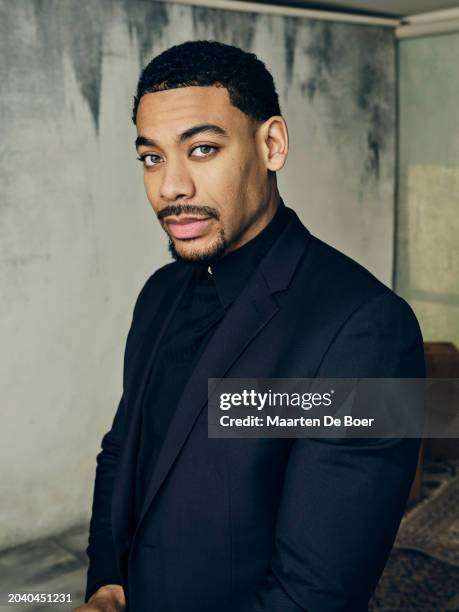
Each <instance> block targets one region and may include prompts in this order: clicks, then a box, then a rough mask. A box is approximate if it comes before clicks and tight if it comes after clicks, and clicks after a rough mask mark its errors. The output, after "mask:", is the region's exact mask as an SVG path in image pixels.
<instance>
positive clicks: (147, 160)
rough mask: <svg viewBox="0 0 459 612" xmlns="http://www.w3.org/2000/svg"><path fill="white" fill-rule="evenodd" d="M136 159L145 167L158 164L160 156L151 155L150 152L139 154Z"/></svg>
mask: <svg viewBox="0 0 459 612" xmlns="http://www.w3.org/2000/svg"><path fill="white" fill-rule="evenodd" d="M137 159H138V160H139V161H141V162H142V163H143V165H144V166H145V167H147V168H151V167H152V166H157V165H158V162H159V159H160V157H159V155H152V154H151V153H150V154H148V155H141V156H140V157H138V158H137Z"/></svg>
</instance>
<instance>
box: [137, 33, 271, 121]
mask: <svg viewBox="0 0 459 612" xmlns="http://www.w3.org/2000/svg"><path fill="white" fill-rule="evenodd" d="M196 85H197V86H202V87H209V86H212V85H216V86H221V87H225V88H226V89H227V90H228V93H229V97H230V101H231V104H232V105H233V106H235V107H236V108H238V109H239V110H241V111H242V112H243V113H245V114H246V115H248V116H249V117H251V118H252V119H254V120H255V121H266V119H269V117H272V116H273V115H280V114H281V110H280V106H279V98H278V94H277V92H276V87H275V85H274V80H273V77H272V75H271V73H270V72H269V71H268V69H267V68H266V66H265V65H264V63H263V62H262V61H261V60H259V59H258V58H257V56H256V55H255V54H254V53H248V52H246V51H243V50H242V49H240V48H239V47H234V46H232V45H226V44H224V43H221V42H217V41H214V40H196V41H187V42H184V43H181V44H179V45H174V46H173V47H170V48H169V49H166V51H163V52H162V53H161V54H160V55H157V56H156V57H155V58H153V59H152V61H151V62H150V63H149V64H148V65H147V66H146V67H145V68H144V69H143V71H142V73H141V75H140V79H139V82H138V85H137V94H136V95H135V96H134V105H133V110H132V121H133V122H134V124H135V123H136V117H137V109H138V106H139V102H140V99H141V97H142V96H143V95H144V94H147V93H153V92H155V91H164V90H166V89H175V88H177V87H191V86H196Z"/></svg>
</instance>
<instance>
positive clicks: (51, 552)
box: [0, 525, 459, 612]
mask: <svg viewBox="0 0 459 612" xmlns="http://www.w3.org/2000/svg"><path fill="white" fill-rule="evenodd" d="M87 533H88V526H87V525H82V526H80V527H76V528H74V529H72V530H71V531H68V532H67V533H65V534H63V535H60V536H55V537H52V538H47V539H45V540H39V541H36V542H32V543H29V544H24V545H22V546H17V547H15V548H12V549H10V550H5V551H2V552H1V554H0V610H1V611H3V610H4V611H5V612H6V611H7V610H8V611H9V612H12V611H14V612H34V611H37V612H38V611H40V612H45V611H48V610H53V611H56V612H58V611H59V612H60V611H62V612H63V611H66V612H69V610H72V609H73V608H74V607H76V606H78V605H81V603H82V602H83V597H84V588H85V584H86V566H87V559H86V553H85V548H86V542H87ZM401 579H402V583H403V591H404V594H401V593H400V589H399V585H400V580H401ZM429 583H430V585H431V587H430V589H429V588H427V591H426V585H427V586H429ZM435 585H436V586H435ZM447 585H448V588H446V587H447ZM458 587H459V570H458V569H456V568H452V567H448V566H446V565H444V564H439V563H438V562H435V561H434V560H430V559H428V558H426V557H425V556H424V555H416V554H415V553H411V555H410V553H400V552H397V551H394V552H393V554H392V555H391V558H390V560H389V562H388V565H387V566H386V570H385V572H384V574H383V576H382V578H381V581H380V584H379V585H378V589H377V591H376V593H375V597H374V598H373V600H372V605H371V608H370V609H371V610H372V612H413V611H415V612H446V611H448V612H450V611H451V612H454V611H458V610H459V597H458V598H457V599H456V598H455V597H453V596H452V595H453V593H455V592H456V593H457V589H458ZM432 588H433V589H434V592H429V590H430V591H432ZM435 589H437V590H436V592H435ZM447 590H449V591H450V592H449V593H447V592H446V591H447ZM425 591H426V592H425ZM9 593H65V594H69V595H70V598H71V601H72V603H67V604H55V603H53V604H48V605H44V604H41V605H39V604H21V603H16V604H14V605H13V604H9V605H7V603H6V602H7V599H8V594H9ZM426 593H427V594H426ZM429 595H430V596H429ZM432 599H433V601H437V602H439V603H440V602H442V603H441V604H440V605H433V606H432V604H431V602H432ZM427 601H429V604H427ZM446 601H447V602H448V603H447V604H446V605H445V603H446ZM408 602H409V603H408ZM426 604H427V605H426Z"/></svg>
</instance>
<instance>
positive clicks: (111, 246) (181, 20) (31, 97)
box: [0, 0, 395, 546]
mask: <svg viewBox="0 0 459 612" xmlns="http://www.w3.org/2000/svg"><path fill="white" fill-rule="evenodd" d="M198 38H212V39H217V40H220V41H222V42H229V43H233V44H236V45H239V46H242V47H243V48H245V49H247V50H250V51H254V52H256V53H257V54H258V55H259V57H260V58H261V59H263V60H264V61H265V62H266V63H267V65H268V67H269V68H270V69H271V70H272V72H273V75H274V77H275V80H276V82H277V86H278V90H279V93H280V97H281V105H282V108H283V111H284V114H285V116H286V119H287V122H288V124H289V129H290V136H291V144H292V150H291V157H290V158H289V161H288V163H287V166H286V168H285V169H284V170H283V172H282V173H281V175H280V189H281V193H282V195H283V197H284V199H285V201H286V202H287V203H288V204H289V205H290V206H292V207H293V208H295V209H296V210H297V211H298V212H299V213H300V215H301V217H302V219H303V221H304V222H305V223H306V225H307V226H308V227H309V228H310V229H311V230H312V231H313V232H315V233H317V234H318V235H319V236H320V237H321V238H323V239H325V240H326V241H329V242H331V243H333V244H334V245H336V246H337V247H338V248H340V249H342V250H344V251H345V252H347V253H348V254H350V255H351V256H354V257H355V258H357V259H359V260H360V261H361V262H362V263H364V264H365V265H367V266H368V267H369V268H370V269H371V270H372V271H373V272H374V273H375V274H376V275H378V276H379V277H380V278H381V279H382V280H383V281H385V282H387V283H389V282H390V278H391V266H392V240H393V233H392V231H393V228H392V226H393V188H394V180H393V179H394V120H395V105H394V97H395V78H394V72H395V60H394V42H393V37H392V33H391V32H390V31H389V30H386V29H382V28H381V29H380V28H374V27H362V26H353V25H345V24H334V23H330V22H320V21H310V20H305V19H297V18H283V17H278V16H276V17H274V16H267V15H255V14H250V13H235V12H226V11H219V10H213V9H202V8H193V7H191V6H182V5H179V4H163V3H159V2H153V1H140V0H139V1H133V0H97V1H91V2H78V1H77V0H19V1H17V2H11V0H0V56H1V57H2V60H3V61H2V64H1V67H0V130H1V131H0V177H1V181H2V193H1V204H0V270H1V282H0V291H1V300H0V309H1V319H0V320H1V326H2V327H1V338H2V347H3V349H4V350H3V351H2V356H1V363H0V371H1V388H2V424H1V427H2V438H3V444H2V445H1V447H0V483H1V485H0V486H1V491H0V499H1V500H2V502H1V507H0V546H6V545H10V544H13V543H15V542H18V541H21V540H26V539H28V538H30V537H37V536H39V535H44V534H46V533H51V532H54V531H58V530H60V529H63V528H65V527H67V526H68V525H71V524H72V523H76V522H78V521H80V520H83V519H86V518H87V516H88V513H89V505H90V497H91V493H92V486H93V475H94V465H95V455H96V453H97V450H98V447H99V443H100V439H101V436H102V433H103V432H104V431H105V430H106V429H107V427H108V426H109V424H110V422H111V419H112V417H113V414H114V410H115V407H116V404H117V401H118V398H119V395H120V393H121V371H122V352H123V347H124V341H125V337H126V334H127V330H128V326H129V321H130V316H131V311H132V306H133V302H134V300H135V298H136V296H137V293H138V291H139V289H140V287H141V285H142V284H143V282H144V280H145V279H146V278H147V276H148V275H149V274H150V273H151V272H152V271H153V270H154V269H155V268H156V267H158V266H159V265H161V264H163V263H165V262H166V261H167V258H168V255H167V248H166V246H167V243H166V240H165V237H164V236H163V233H162V231H161V230H160V228H159V226H158V224H157V221H156V219H155V218H154V216H153V214H152V212H151V210H150V208H149V206H148V204H147V202H146V198H145V196H144V193H143V185H142V170H141V167H140V164H138V162H136V161H135V154H134V148H133V139H134V137H135V131H134V127H133V126H132V124H131V123H130V120H129V117H130V103H131V96H132V93H133V91H134V88H135V83H136V79H137V77H138V73H139V70H140V67H141V66H142V65H143V64H144V63H145V62H146V61H147V60H148V59H150V58H151V57H152V56H153V55H155V54H156V53H158V52H160V51H162V50H163V49H165V48H167V47H169V46H170V45H172V44H175V43H178V42H181V41H184V40H187V39H198ZM5 349H6V350H5Z"/></svg>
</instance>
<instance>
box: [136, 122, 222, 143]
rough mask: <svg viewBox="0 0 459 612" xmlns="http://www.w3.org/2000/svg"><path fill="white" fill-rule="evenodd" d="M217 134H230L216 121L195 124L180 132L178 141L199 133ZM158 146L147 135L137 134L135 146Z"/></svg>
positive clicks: (183, 140)
mask: <svg viewBox="0 0 459 612" xmlns="http://www.w3.org/2000/svg"><path fill="white" fill-rule="evenodd" d="M203 133H206V134H217V135H218V136H225V137H227V136H228V133H227V132H226V130H224V129H223V128H222V127H220V126H219V125H215V124H214V123H202V124H201V125H193V127H190V128H188V129H187V130H185V131H184V132H182V133H181V134H179V135H178V136H177V138H176V141H177V142H185V140H189V139H190V138H193V136H196V135H197V134H203ZM141 146H144V147H158V146H159V145H157V143H156V142H155V141H154V140H153V139H152V138H148V137H147V136H137V138H136V139H135V147H136V149H138V148H139V147H141Z"/></svg>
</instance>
